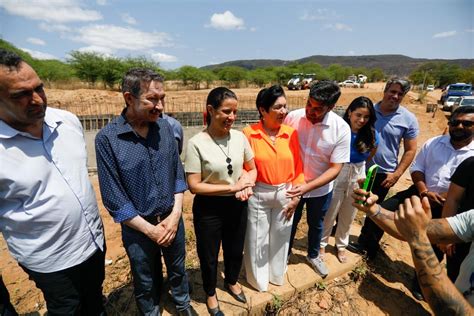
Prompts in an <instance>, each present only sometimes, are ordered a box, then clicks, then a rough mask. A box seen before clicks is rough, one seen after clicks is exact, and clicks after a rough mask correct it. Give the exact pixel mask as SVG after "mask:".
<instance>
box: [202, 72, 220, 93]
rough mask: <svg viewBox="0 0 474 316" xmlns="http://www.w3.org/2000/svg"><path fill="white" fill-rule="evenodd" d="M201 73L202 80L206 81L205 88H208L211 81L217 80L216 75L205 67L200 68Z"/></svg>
mask: <svg viewBox="0 0 474 316" xmlns="http://www.w3.org/2000/svg"><path fill="white" fill-rule="evenodd" d="M201 73H202V80H203V81H204V82H206V89H209V87H210V86H211V84H212V82H213V81H215V80H217V75H216V74H215V73H214V72H212V71H210V70H207V69H201Z"/></svg>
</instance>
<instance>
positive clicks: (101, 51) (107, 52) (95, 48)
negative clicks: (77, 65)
mask: <svg viewBox="0 0 474 316" xmlns="http://www.w3.org/2000/svg"><path fill="white" fill-rule="evenodd" d="M78 51H80V52H88V53H99V54H102V55H105V56H112V53H113V50H112V49H110V48H107V47H101V46H94V45H91V46H85V47H81V48H79V49H78Z"/></svg>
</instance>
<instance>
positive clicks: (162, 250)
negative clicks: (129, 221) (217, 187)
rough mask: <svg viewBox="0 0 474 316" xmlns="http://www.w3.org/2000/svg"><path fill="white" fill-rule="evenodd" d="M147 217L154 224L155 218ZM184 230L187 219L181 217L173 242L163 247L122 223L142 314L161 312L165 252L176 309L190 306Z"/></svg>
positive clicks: (158, 313) (180, 309)
mask: <svg viewBox="0 0 474 316" xmlns="http://www.w3.org/2000/svg"><path fill="white" fill-rule="evenodd" d="M154 219H155V220H156V216H154ZM147 220H148V221H149V222H150V223H151V224H153V225H156V224H157V222H156V221H150V220H149V219H147ZM184 234H185V232H184V222H183V219H182V218H180V220H179V224H178V230H177V231H176V236H175V238H174V240H173V242H172V243H171V245H169V246H168V247H161V246H160V245H158V244H157V243H156V242H154V241H153V240H151V239H150V238H148V237H147V236H145V235H144V234H142V233H141V232H139V231H137V230H134V229H133V228H130V227H128V226H127V225H122V241H123V245H124V247H125V250H126V251H127V255H128V258H129V260H130V270H131V271H132V275H133V285H134V294H135V299H136V302H137V307H138V309H139V310H140V313H141V314H142V315H160V311H159V294H160V293H159V292H158V291H159V290H160V284H161V283H160V282H162V280H163V271H162V265H161V255H162V254H163V257H164V259H165V264H166V269H167V272H168V280H169V282H170V288H171V295H172V297H173V300H174V303H175V305H176V309H177V310H178V311H183V310H185V309H187V308H189V303H190V297H189V287H188V275H187V273H186V268H185V260H186V251H185V237H184Z"/></svg>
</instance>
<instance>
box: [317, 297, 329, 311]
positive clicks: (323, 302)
mask: <svg viewBox="0 0 474 316" xmlns="http://www.w3.org/2000/svg"><path fill="white" fill-rule="evenodd" d="M318 305H319V307H321V308H322V309H324V310H328V309H329V303H328V301H327V300H325V299H322V300H321V301H320V302H319V304H318Z"/></svg>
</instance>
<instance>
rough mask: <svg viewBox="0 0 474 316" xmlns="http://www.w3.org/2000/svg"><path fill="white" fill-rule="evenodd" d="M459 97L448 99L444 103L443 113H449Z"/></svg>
mask: <svg viewBox="0 0 474 316" xmlns="http://www.w3.org/2000/svg"><path fill="white" fill-rule="evenodd" d="M459 99H461V97H449V98H447V99H446V101H444V104H443V111H448V112H451V110H452V107H453V105H454V103H456V102H457V101H458V100H459Z"/></svg>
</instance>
